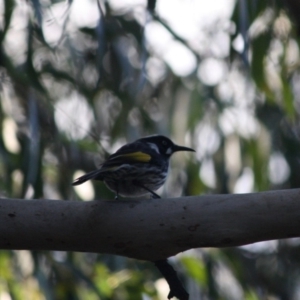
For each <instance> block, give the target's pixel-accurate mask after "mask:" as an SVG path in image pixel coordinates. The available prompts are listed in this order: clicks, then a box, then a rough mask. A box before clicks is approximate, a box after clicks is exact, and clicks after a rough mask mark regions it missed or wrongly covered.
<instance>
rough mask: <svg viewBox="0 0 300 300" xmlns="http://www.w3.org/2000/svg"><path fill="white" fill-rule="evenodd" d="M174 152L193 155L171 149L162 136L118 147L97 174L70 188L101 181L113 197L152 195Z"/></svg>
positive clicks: (164, 174)
mask: <svg viewBox="0 0 300 300" xmlns="http://www.w3.org/2000/svg"><path fill="white" fill-rule="evenodd" d="M176 151H194V150H193V149H191V148H187V147H182V146H177V145H175V144H174V143H173V142H172V141H171V140H170V139H169V138H167V137H164V136H162V135H155V136H149V137H145V138H141V139H138V140H136V141H135V142H133V143H129V144H126V145H124V146H123V147H121V148H120V149H119V150H118V151H117V152H115V153H114V154H112V155H110V156H109V157H108V159H107V160H106V161H105V162H104V163H103V164H102V165H101V166H100V168H99V169H98V170H95V171H92V172H90V173H87V174H86V175H83V176H81V177H79V178H77V179H76V180H75V181H74V182H73V185H79V184H82V183H84V182H85V181H87V180H90V179H95V180H101V181H103V182H104V183H105V184H106V186H107V187H108V188H109V189H110V190H112V191H113V192H115V193H116V195H117V196H116V197H118V195H121V196H123V197H137V196H143V195H147V194H149V193H150V194H152V196H154V197H155V198H159V196H158V195H157V194H155V192H154V191H156V190H158V189H159V188H160V187H161V186H162V185H163V184H164V183H165V181H166V178H167V175H168V169H169V158H170V157H171V155H172V154H173V153H174V152H176Z"/></svg>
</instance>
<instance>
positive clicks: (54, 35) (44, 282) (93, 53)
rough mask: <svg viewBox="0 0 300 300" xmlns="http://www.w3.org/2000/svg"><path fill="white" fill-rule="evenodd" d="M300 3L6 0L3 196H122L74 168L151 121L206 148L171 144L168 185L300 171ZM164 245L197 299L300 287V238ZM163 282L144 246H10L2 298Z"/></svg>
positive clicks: (279, 179)
mask: <svg viewBox="0 0 300 300" xmlns="http://www.w3.org/2000/svg"><path fill="white" fill-rule="evenodd" d="M299 15H300V4H299V2H298V1H294V0H286V1H276V0H275V1H263V0H236V1H234V0H214V1H205V0H173V1H167V0H157V2H155V1H153V0H152V1H150V0H148V2H147V1H145V0H144V1H143V0H122V1H121V0H107V1H105V0H99V2H97V1H96V0H68V1H60V0H53V1H51V0H27V1H23V0H2V1H0V97H1V98H0V99H1V101H0V197H10V198H26V199H30V198H35V199H43V198H48V199H60V200H63V199H64V200H73V201H90V200H92V199H113V196H114V195H113V194H112V193H111V192H110V191H108V189H107V188H106V187H105V186H104V185H103V184H102V183H95V182H87V183H85V184H84V185H82V186H79V187H76V188H75V189H74V188H73V187H72V186H71V182H72V181H73V179H74V178H75V177H77V176H79V175H81V174H83V173H84V172H88V171H91V170H93V169H94V168H96V167H97V166H98V165H99V164H100V163H101V162H102V161H103V160H104V159H105V157H107V156H108V155H109V154H110V153H112V152H113V151H115V150H117V148H118V147H120V146H121V145H123V144H124V143H126V142H130V141H133V140H135V139H137V138H139V137H142V136H146V135H150V134H164V135H166V136H169V137H170V138H171V139H172V140H173V141H174V142H176V143H177V144H181V145H186V146H190V147H193V148H194V149H195V150H196V154H195V155H191V154H185V153H178V154H176V155H174V157H173V158H172V160H171V172H170V175H169V178H168V182H167V183H166V185H165V186H164V188H162V189H161V190H160V191H159V193H160V194H162V195H163V196H165V197H178V196H182V195H186V196H189V195H201V194H207V193H211V194H214V193H247V192H259V191H266V190H271V189H283V188H297V187H300V172H299V171H298V170H299V167H300V160H299V159H300V157H299V144H300V126H299V125H300V123H299V114H300V84H299V81H300V72H299V71H300V64H299V63H300V60H299V41H300V21H299ZM24 201H25V200H24ZM117 221H118V216H117V215H116V222H117ZM170 261H171V262H172V264H173V265H174V266H175V268H176V269H177V270H178V273H179V275H180V278H181V279H182V281H183V282H184V285H185V286H186V287H187V290H188V292H189V293H190V295H191V300H202V299H205V300H206V299H228V300H235V299H236V300H238V299H248V300H255V299H269V300H276V299H292V300H296V299H300V240H299V239H288V240H282V241H269V242H262V243H257V244H253V245H248V246H244V247H238V248H229V249H195V250H190V251H187V252H185V253H182V254H180V255H177V256H176V257H173V258H171V259H170ZM167 294H168V286H167V284H166V282H165V280H164V279H162V278H161V275H160V274H159V273H158V271H157V270H156V269H155V268H154V267H153V265H152V264H150V263H147V262H140V261H135V260H132V259H127V258H124V257H118V256H111V255H104V254H90V253H66V252H57V251H54V252H43V251H40V252H38V251H0V300H11V299H22V300H23V299H37V300H39V299H47V300H52V299H70V300H73V299H74V300H75V299H76V300H77V299H80V300H81V299H86V300H94V299H95V300H96V299H101V300H108V299H113V300H123V299H124V300H126V299H131V300H135V299H137V300H138V299H142V300H149V299H154V300H160V299H167Z"/></svg>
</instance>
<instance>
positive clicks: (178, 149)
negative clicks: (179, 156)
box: [173, 145, 196, 152]
mask: <svg viewBox="0 0 300 300" xmlns="http://www.w3.org/2000/svg"><path fill="white" fill-rule="evenodd" d="M177 151H192V152H196V151H195V150H194V149H192V148H188V147H184V146H177V145H174V146H173V152H177Z"/></svg>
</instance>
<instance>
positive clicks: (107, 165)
mask: <svg viewBox="0 0 300 300" xmlns="http://www.w3.org/2000/svg"><path fill="white" fill-rule="evenodd" d="M150 160H151V155H150V154H148V153H145V152H143V151H131V152H129V151H128V152H127V151H126V152H125V153H115V154H113V155H111V156H110V157H109V158H108V159H107V160H106V161H105V162H104V163H103V164H102V165H101V170H103V171H104V170H105V171H111V170H112V171H113V170H114V169H115V168H117V167H119V166H120V165H123V164H135V163H147V162H149V161H150Z"/></svg>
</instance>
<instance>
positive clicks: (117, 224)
mask: <svg viewBox="0 0 300 300" xmlns="http://www.w3.org/2000/svg"><path fill="white" fill-rule="evenodd" d="M299 225H300V189H294V190H281V191H271V192H263V193H256V194H239V195H205V196H200V197H183V198H176V199H151V200H134V201H133V200H128V201H125V200H124V201H122V200H119V201H91V202H77V201H76V202H75V201H59V200H18V199H0V248H1V249H31V250H70V251H84V252H98V253H110V254H118V255H123V256H128V257H132V258H136V259H142V260H150V261H157V260H163V259H165V258H167V257H169V256H172V255H175V254H177V253H179V252H182V251H185V250H188V249H191V248H197V247H229V246H230V247H231V246H238V245H244V244H248V243H253V242H258V241H263V240H272V239H282V238H289V237H299V236H300V226H299Z"/></svg>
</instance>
